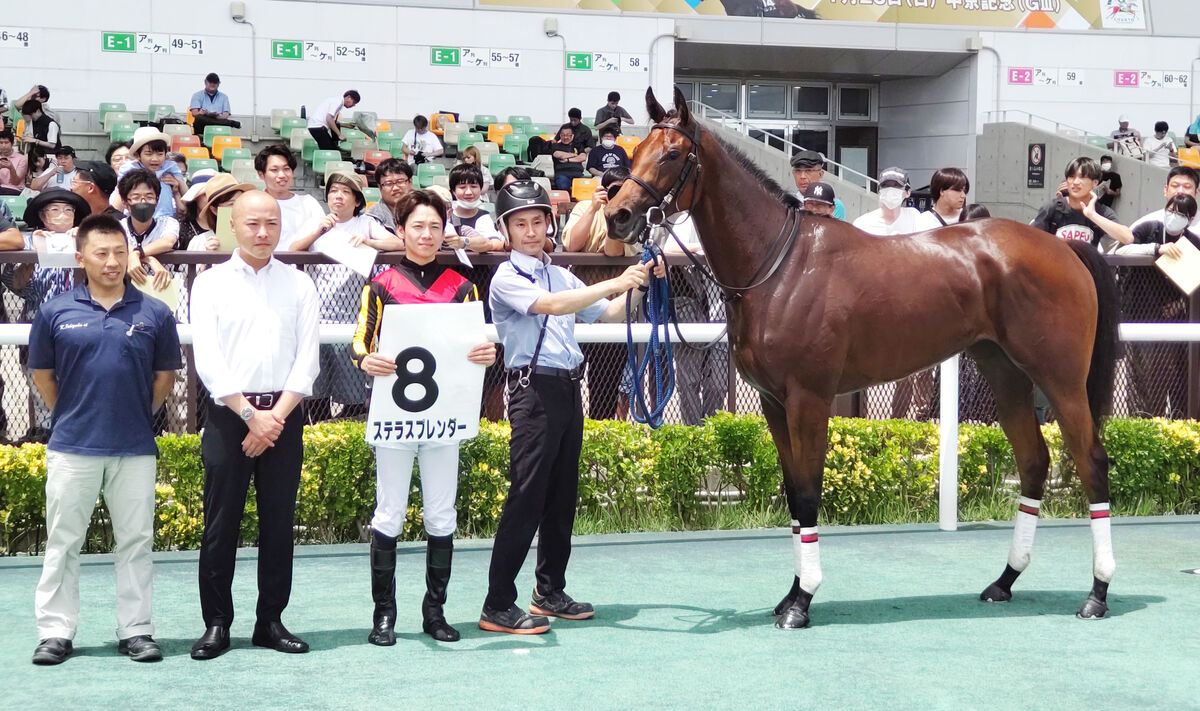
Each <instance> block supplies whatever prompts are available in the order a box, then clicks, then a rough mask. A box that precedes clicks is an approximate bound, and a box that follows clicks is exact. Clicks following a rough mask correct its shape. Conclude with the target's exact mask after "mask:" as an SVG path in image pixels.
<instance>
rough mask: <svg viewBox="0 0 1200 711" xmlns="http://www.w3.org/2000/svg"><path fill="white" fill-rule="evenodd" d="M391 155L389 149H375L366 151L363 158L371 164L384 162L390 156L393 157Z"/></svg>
mask: <svg viewBox="0 0 1200 711" xmlns="http://www.w3.org/2000/svg"><path fill="white" fill-rule="evenodd" d="M391 157H392V154H391V153H389V152H387V151H379V150H375V151H366V152H364V153H363V156H362V159H363V162H364V163H370V164H371V165H379V164H380V163H382V162H384V161H385V160H387V159H388V158H391Z"/></svg>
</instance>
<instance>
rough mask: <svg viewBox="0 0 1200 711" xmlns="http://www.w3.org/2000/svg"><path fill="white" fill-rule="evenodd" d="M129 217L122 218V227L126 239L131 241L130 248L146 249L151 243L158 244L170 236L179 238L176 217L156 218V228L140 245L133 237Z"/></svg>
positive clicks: (143, 238)
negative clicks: (157, 242)
mask: <svg viewBox="0 0 1200 711" xmlns="http://www.w3.org/2000/svg"><path fill="white" fill-rule="evenodd" d="M129 220H130V218H128V217H123V218H121V227H122V228H124V230H125V237H126V238H127V239H128V240H129V246H130V247H131V248H132V247H145V246H146V245H148V244H150V243H151V242H156V241H158V240H160V239H162V238H164V237H167V236H168V235H170V236H173V237H175V238H178V237H179V222H178V221H177V220H176V219H175V218H174V217H156V218H154V228H153V229H151V230H150V234H148V235H146V236H144V237H142V241H141V242H140V243H139V242H137V241H136V238H135V237H134V236H133V232H132V230H131V228H130V226H129Z"/></svg>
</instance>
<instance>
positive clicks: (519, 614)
mask: <svg viewBox="0 0 1200 711" xmlns="http://www.w3.org/2000/svg"><path fill="white" fill-rule="evenodd" d="M479 629H481V630H486V631H488V632H506V633H508V634H543V633H545V632H549V631H550V620H549V619H547V618H546V617H544V616H542V615H531V614H529V613H528V612H525V611H524V610H522V609H521V608H519V607H517V606H516V605H512V606H510V607H509V608H508V609H507V610H493V609H491V608H489V607H486V606H485V607H484V608H483V614H481V615H480V616H479Z"/></svg>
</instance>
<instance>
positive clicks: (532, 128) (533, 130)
mask: <svg viewBox="0 0 1200 711" xmlns="http://www.w3.org/2000/svg"><path fill="white" fill-rule="evenodd" d="M525 133H527V134H529V135H530V136H540V135H542V134H543V133H550V129H548V128H546V124H544V123H531V124H529V128H527V129H525Z"/></svg>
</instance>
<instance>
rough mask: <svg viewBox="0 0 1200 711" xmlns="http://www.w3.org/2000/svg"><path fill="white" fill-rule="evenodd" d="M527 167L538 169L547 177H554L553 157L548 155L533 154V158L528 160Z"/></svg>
mask: <svg viewBox="0 0 1200 711" xmlns="http://www.w3.org/2000/svg"><path fill="white" fill-rule="evenodd" d="M529 167H530V168H533V169H534V170H540V171H542V173H544V174H546V175H547V176H549V177H554V159H553V158H551V157H550V156H548V155H544V154H543V155H540V156H534V157H533V160H531V161H529Z"/></svg>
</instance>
